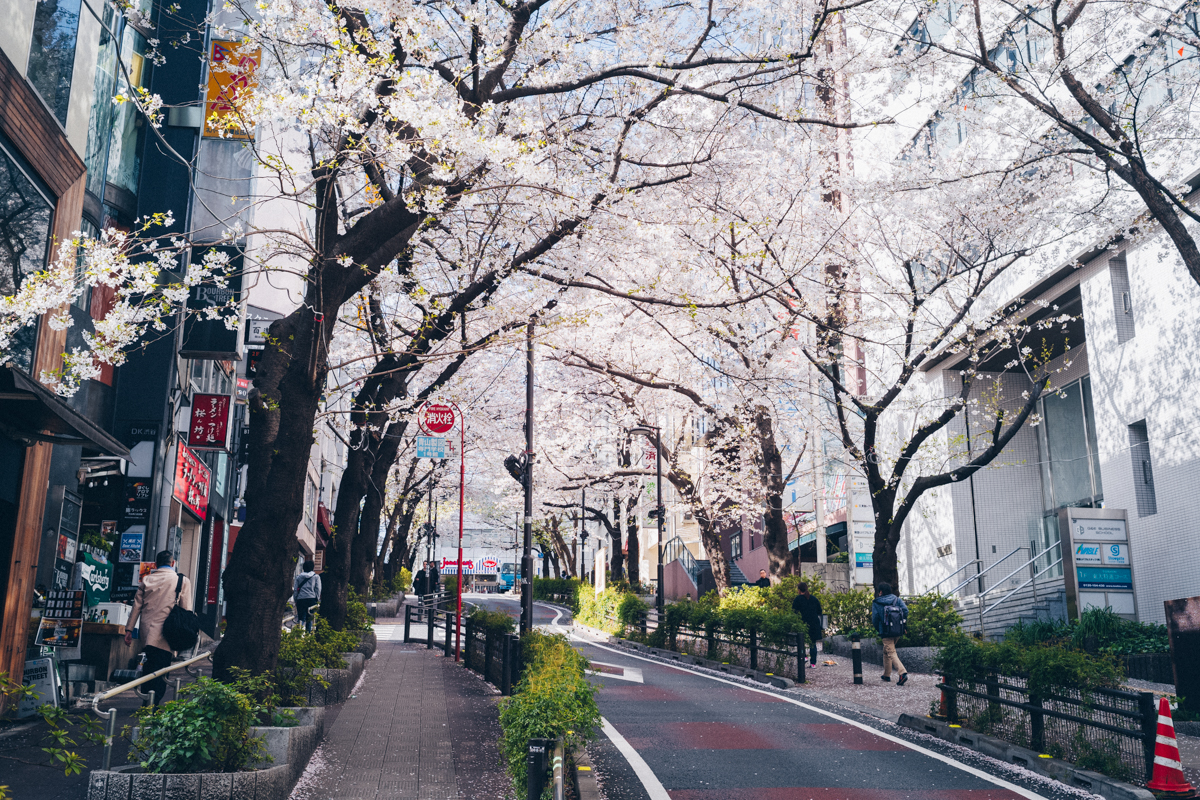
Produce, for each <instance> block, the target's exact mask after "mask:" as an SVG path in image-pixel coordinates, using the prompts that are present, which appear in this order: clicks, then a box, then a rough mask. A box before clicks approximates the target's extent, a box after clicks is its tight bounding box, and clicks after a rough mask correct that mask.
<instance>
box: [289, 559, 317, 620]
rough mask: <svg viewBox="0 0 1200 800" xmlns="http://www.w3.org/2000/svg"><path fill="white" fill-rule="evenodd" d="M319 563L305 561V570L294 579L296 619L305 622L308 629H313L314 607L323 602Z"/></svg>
mask: <svg viewBox="0 0 1200 800" xmlns="http://www.w3.org/2000/svg"><path fill="white" fill-rule="evenodd" d="M316 569H317V565H316V564H315V563H313V562H312V561H305V562H304V571H303V572H301V573H300V574H299V575H297V576H296V577H295V578H294V579H293V580H292V598H293V599H294V600H295V601H296V621H297V622H299V623H303V625H304V629H305V630H306V631H311V630H312V626H313V623H312V608H313V606H315V605H317V604H318V603H320V602H321V576H320V575H318V574H317V573H316Z"/></svg>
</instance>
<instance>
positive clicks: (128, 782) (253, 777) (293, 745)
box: [87, 708, 325, 800]
mask: <svg viewBox="0 0 1200 800" xmlns="http://www.w3.org/2000/svg"><path fill="white" fill-rule="evenodd" d="M287 710H289V711H291V712H292V713H293V714H294V715H295V717H296V721H297V722H299V723H300V724H299V725H297V726H293V727H290V728H275V727H262V728H260V727H255V728H251V732H252V734H253V735H255V736H261V737H263V740H264V746H265V748H266V751H267V754H268V755H270V756H271V758H272V759H273V761H266V760H265V759H264V760H263V761H261V762H259V764H258V765H255V766H254V767H253V768H252V769H251V770H250V771H247V772H200V773H193V774H188V775H148V774H145V773H137V772H123V771H122V772H118V771H109V770H99V769H97V770H92V772H91V775H90V776H89V778H88V795H87V800H284V798H286V797H288V795H289V794H291V791H292V787H294V786H295V785H296V781H298V780H299V779H300V775H301V774H303V772H304V768H305V766H307V764H308V759H309V758H311V757H312V754H313V751H314V750H316V749H317V745H318V744H320V742H321V736H322V734H323V733H324V731H325V709H323V708H292V709H287ZM134 738H135V739H136V738H137V729H136V728H134Z"/></svg>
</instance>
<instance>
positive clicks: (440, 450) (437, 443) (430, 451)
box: [417, 436, 446, 458]
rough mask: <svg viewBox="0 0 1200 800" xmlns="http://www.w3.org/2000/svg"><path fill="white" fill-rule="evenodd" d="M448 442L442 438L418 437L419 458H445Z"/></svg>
mask: <svg viewBox="0 0 1200 800" xmlns="http://www.w3.org/2000/svg"><path fill="white" fill-rule="evenodd" d="M445 457H446V440H445V439H444V438H443V437H441V436H418V437H417V458H445Z"/></svg>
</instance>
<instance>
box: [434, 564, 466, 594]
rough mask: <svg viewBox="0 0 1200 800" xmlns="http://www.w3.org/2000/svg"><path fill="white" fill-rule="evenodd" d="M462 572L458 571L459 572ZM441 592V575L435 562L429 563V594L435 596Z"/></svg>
mask: <svg viewBox="0 0 1200 800" xmlns="http://www.w3.org/2000/svg"><path fill="white" fill-rule="evenodd" d="M461 571H462V570H459V572H461ZM441 590H442V573H440V572H439V571H438V565H437V562H436V561H430V562H429V593H430V594H437V593H438V592H440V591H441Z"/></svg>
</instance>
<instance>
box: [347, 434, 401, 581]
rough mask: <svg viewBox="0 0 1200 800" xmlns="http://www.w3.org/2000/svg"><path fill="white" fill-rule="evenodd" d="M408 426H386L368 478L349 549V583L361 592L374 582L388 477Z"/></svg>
mask: <svg viewBox="0 0 1200 800" xmlns="http://www.w3.org/2000/svg"><path fill="white" fill-rule="evenodd" d="M407 428H408V423H407V422H406V421H399V420H398V421H396V422H392V423H390V424H389V425H388V426H387V432H386V433H385V434H384V437H383V441H382V442H380V443H379V446H378V448H377V452H376V454H375V463H374V464H373V465H372V467H371V475H370V478H369V479H368V481H367V486H366V498H365V500H364V501H363V510H362V519H361V520H360V521H359V525H358V533H357V534H356V535H355V537H354V543H353V545H352V546H351V552H350V585H351V586H353V587H354V588H355V590H356V591H358V592H359V593H360V594H361V593H363V592H365V591H366V590H367V589H368V588H369V587H370V585H371V567H372V566H373V565H374V563H375V561H376V560H377V559H378V557H379V546H380V545H379V518H380V516H382V514H383V504H384V500H385V499H386V495H387V480H388V475H390V474H391V471H392V466H393V465H395V463H396V459H397V457H398V456H399V454H400V441H401V439H402V438H403V437H404V432H405V431H406V430H407Z"/></svg>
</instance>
